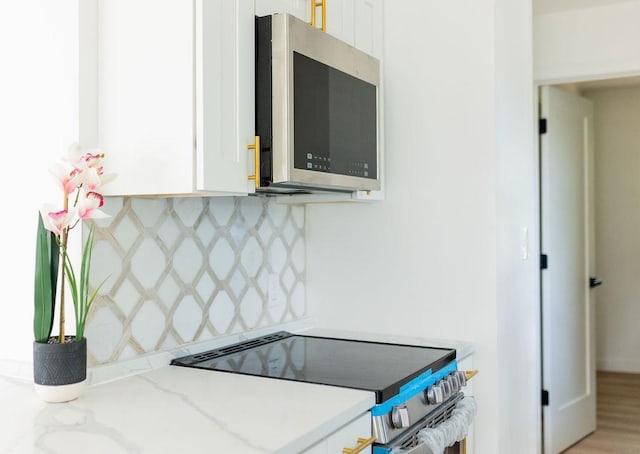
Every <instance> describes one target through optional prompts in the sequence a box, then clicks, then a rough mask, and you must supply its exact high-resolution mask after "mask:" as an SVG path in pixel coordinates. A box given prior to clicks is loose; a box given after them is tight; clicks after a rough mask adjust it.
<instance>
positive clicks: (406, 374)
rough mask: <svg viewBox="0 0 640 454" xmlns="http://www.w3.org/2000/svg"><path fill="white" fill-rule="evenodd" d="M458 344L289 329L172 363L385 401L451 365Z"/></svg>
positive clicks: (179, 359)
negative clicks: (446, 345) (345, 336)
mask: <svg viewBox="0 0 640 454" xmlns="http://www.w3.org/2000/svg"><path fill="white" fill-rule="evenodd" d="M455 357H456V353H455V350H454V349H447V348H432V347H421V346H415V345H401V344H389V343H381V342H368V341H358V340H350V339H336V338H329V337H315V336H302V335H296V334H291V333H288V332H285V331H281V332H278V333H274V334H270V335H267V336H264V337H261V338H257V339H252V340H249V341H246V342H241V343H239V344H234V345H230V346H227V347H223V348H219V349H215V350H210V351H207V352H203V353H198V354H195V355H190V356H185V357H182V358H177V359H174V360H173V361H172V362H171V364H173V365H177V366H185V367H195V368H199V369H208V370H216V371H223V372H232V373H238V374H246V375H256V376H260V377H270V378H278V379H283V380H294V381H301V382H308V383H317V384H323V385H333V386H341V387H345V388H354V389H362V390H366V391H373V392H375V393H376V402H377V403H381V402H384V401H386V400H387V399H389V398H391V397H393V396H394V395H396V394H398V392H399V391H400V387H401V386H402V385H404V384H405V383H407V382H409V381H411V380H412V379H414V378H415V377H417V376H418V375H420V374H422V373H424V372H426V371H427V370H428V369H431V370H432V371H433V372H435V371H437V370H438V369H440V368H442V367H444V366H446V365H447V364H448V363H449V362H451V361H453V360H454V359H455Z"/></svg>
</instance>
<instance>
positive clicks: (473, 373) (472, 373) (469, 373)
mask: <svg viewBox="0 0 640 454" xmlns="http://www.w3.org/2000/svg"><path fill="white" fill-rule="evenodd" d="M476 375H478V371H477V370H465V371H464V377H465V379H466V380H467V381H469V380H471V379H472V378H473V377H475V376H476Z"/></svg>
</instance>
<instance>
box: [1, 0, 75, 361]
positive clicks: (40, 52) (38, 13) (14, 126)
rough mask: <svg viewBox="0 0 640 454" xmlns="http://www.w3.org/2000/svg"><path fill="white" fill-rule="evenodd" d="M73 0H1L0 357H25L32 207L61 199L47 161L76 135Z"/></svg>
mask: <svg viewBox="0 0 640 454" xmlns="http://www.w3.org/2000/svg"><path fill="white" fill-rule="evenodd" d="M77 8H78V0H56V1H55V2H52V1H49V0H25V1H19V2H15V1H14V2H8V1H7V2H2V3H0V55H2V68H3V69H2V71H0V100H1V101H0V125H2V126H0V131H1V132H0V151H1V152H2V156H3V157H4V159H5V162H4V165H3V173H4V175H3V178H1V179H0V194H1V195H0V198H1V200H2V209H3V212H4V216H3V222H2V223H1V224H0V237H2V238H3V246H4V247H3V250H4V254H3V257H4V259H3V260H2V262H1V263H2V264H1V265H0V276H2V281H1V282H2V289H3V290H2V291H3V295H2V303H1V304H2V313H3V315H2V320H3V322H2V329H1V330H0V358H2V359H3V360H10V361H18V360H19V361H29V360H31V356H32V353H31V352H32V348H33V347H32V342H33V278H34V274H33V273H34V264H35V261H34V259H35V235H36V226H37V213H38V210H39V208H40V205H41V204H42V203H44V202H54V203H56V202H57V203H61V200H57V199H58V197H57V196H58V194H57V193H56V192H55V191H56V189H55V185H54V184H53V180H52V179H51V178H50V177H49V173H48V169H49V166H50V165H51V164H52V163H53V162H54V161H55V160H56V159H58V158H59V157H62V156H65V155H66V153H67V147H68V146H69V144H70V143H71V142H73V141H76V140H78V121H79V119H78V107H77V106H78V59H77V54H78V37H77V35H78V17H77V15H78V11H77Z"/></svg>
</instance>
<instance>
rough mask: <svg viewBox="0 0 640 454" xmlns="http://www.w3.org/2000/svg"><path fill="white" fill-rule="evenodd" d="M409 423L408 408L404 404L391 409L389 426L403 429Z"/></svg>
mask: <svg viewBox="0 0 640 454" xmlns="http://www.w3.org/2000/svg"><path fill="white" fill-rule="evenodd" d="M410 425H411V421H410V419H409V409H408V408H407V406H406V405H402V406H398V407H393V409H392V410H391V426H392V427H393V428H394V429H404V428H406V427H409V426H410Z"/></svg>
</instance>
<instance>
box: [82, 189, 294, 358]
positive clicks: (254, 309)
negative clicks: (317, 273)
mask: <svg viewBox="0 0 640 454" xmlns="http://www.w3.org/2000/svg"><path fill="white" fill-rule="evenodd" d="M104 209H105V211H107V212H108V213H109V214H111V216H112V217H110V218H108V219H103V220H99V221H96V224H95V225H96V230H95V241H94V248H93V261H92V270H91V283H92V285H93V286H96V285H98V284H99V283H100V282H101V280H102V279H104V278H105V276H108V278H107V280H106V282H105V283H104V285H103V287H102V288H101V289H100V293H99V297H98V298H97V299H96V302H95V304H94V307H93V308H92V310H91V312H90V314H89V317H88V321H87V328H86V336H87V340H88V361H89V364H90V365H98V364H104V363H110V362H113V361H118V360H123V359H129V358H133V357H136V356H139V355H142V354H145V353H149V352H156V351H163V350H168V349H171V348H174V347H177V346H180V345H184V344H188V343H191V342H196V341H204V340H209V339H212V338H215V337H217V336H222V335H228V334H233V333H239V332H245V331H249V330H252V329H255V328H263V327H268V326H270V325H276V324H279V323H282V322H287V321H293V320H299V319H302V318H304V316H305V315H306V310H307V308H306V303H305V296H304V295H305V290H304V285H305V236H304V230H305V229H304V223H305V218H304V207H302V206H296V205H280V204H278V203H276V202H275V200H273V199H269V198H261V197H223V198H198V197H189V198H169V199H142V198H140V199H138V198H119V197H114V198H107V199H106V201H105V206H104Z"/></svg>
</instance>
